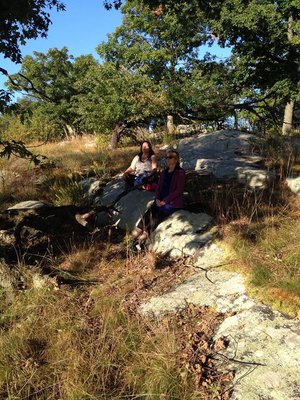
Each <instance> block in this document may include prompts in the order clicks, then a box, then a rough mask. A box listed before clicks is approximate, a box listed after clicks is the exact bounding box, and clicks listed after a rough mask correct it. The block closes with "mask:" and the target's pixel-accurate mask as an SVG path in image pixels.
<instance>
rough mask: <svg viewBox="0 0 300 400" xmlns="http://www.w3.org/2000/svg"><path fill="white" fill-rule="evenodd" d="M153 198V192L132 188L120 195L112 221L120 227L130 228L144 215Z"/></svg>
mask: <svg viewBox="0 0 300 400" xmlns="http://www.w3.org/2000/svg"><path fill="white" fill-rule="evenodd" d="M153 199H154V193H153V192H147V191H146V190H134V191H133V192H130V193H128V194H127V195H126V196H124V197H122V198H121V200H120V201H119V202H118V203H117V204H116V206H115V207H116V209H117V210H118V211H119V213H116V214H115V215H114V217H113V222H114V223H117V224H118V226H119V227H120V228H122V229H128V230H130V231H131V230H132V229H133V228H134V227H135V226H136V224H137V223H138V222H139V220H140V219H141V218H142V217H143V216H144V214H145V212H146V211H147V209H148V208H149V207H150V206H151V204H152V202H153Z"/></svg>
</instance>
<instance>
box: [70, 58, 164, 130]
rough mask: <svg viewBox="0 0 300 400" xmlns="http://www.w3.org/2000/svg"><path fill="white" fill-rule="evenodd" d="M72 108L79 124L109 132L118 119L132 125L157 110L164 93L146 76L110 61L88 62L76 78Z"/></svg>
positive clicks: (158, 111)
mask: <svg viewBox="0 0 300 400" xmlns="http://www.w3.org/2000/svg"><path fill="white" fill-rule="evenodd" d="M76 87H77V90H78V92H79V94H78V95H76V96H74V98H73V109H74V110H75V112H76V113H77V115H78V122H79V121H80V125H81V128H82V129H83V130H85V131H88V132H93V131H96V132H101V133H110V132H111V130H112V129H113V128H114V127H115V125H116V124H117V123H118V122H119V121H124V122H125V123H126V124H131V125H135V124H138V123H139V122H141V121H145V120H146V121H147V120H148V121H150V119H151V118H152V117H155V115H157V114H159V115H160V114H161V112H162V111H161V110H162V109H163V108H164V96H163V94H162V93H161V91H160V88H159V86H158V85H155V84H154V83H153V82H152V81H151V80H150V79H149V78H148V77H147V76H144V75H142V74H141V73H139V72H138V71H137V72H134V71H133V72H132V71H130V70H129V69H127V68H125V67H118V66H116V65H115V64H114V63H112V62H105V63H103V64H102V65H94V66H92V67H91V68H90V69H89V71H88V73H87V74H86V76H85V77H83V78H82V79H80V80H79V81H78V82H77V86H76Z"/></svg>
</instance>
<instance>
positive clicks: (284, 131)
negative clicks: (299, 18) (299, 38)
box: [282, 14, 294, 135]
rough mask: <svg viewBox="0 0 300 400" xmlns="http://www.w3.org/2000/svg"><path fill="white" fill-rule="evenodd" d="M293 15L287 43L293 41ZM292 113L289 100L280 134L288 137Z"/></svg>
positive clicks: (291, 104)
mask: <svg viewBox="0 0 300 400" xmlns="http://www.w3.org/2000/svg"><path fill="white" fill-rule="evenodd" d="M293 22H294V19H293V15H292V14H290V16H289V20H288V31H287V36H288V41H289V42H291V41H292V40H293V36H294V32H293ZM293 111H294V101H293V100H292V99H290V100H289V101H288V102H287V104H286V106H285V109H284V116H283V124H282V134H283V135H289V134H290V133H291V130H292V123H293Z"/></svg>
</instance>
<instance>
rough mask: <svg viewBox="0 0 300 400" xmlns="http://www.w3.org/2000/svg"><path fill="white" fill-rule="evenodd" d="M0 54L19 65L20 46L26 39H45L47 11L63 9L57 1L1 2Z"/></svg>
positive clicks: (48, 16)
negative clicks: (39, 37)
mask: <svg viewBox="0 0 300 400" xmlns="http://www.w3.org/2000/svg"><path fill="white" fill-rule="evenodd" d="M0 8H1V17H0V26H1V30H0V53H2V54H4V56H5V57H7V58H10V59H11V60H12V61H14V62H17V63H20V62H21V59H22V56H21V52H20V45H24V44H25V43H26V41H27V40H28V39H36V38H37V37H38V36H41V37H46V36H47V31H48V28H49V25H50V23H51V20H50V15H49V12H48V10H50V9H51V8H56V9H57V11H62V10H64V9H65V6H64V4H63V3H62V2H61V1H59V0H30V1H29V0H10V1H6V0H1V1H0Z"/></svg>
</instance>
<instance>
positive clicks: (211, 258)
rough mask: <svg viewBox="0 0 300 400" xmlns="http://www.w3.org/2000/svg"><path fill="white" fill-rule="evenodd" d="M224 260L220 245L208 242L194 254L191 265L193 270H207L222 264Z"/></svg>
mask: <svg viewBox="0 0 300 400" xmlns="http://www.w3.org/2000/svg"><path fill="white" fill-rule="evenodd" d="M226 258H227V256H226V251H225V249H224V248H223V247H221V245H220V244H218V243H212V242H209V243H207V244H206V245H204V246H203V247H201V248H200V249H199V250H197V251H196V252H195V254H194V256H193V259H194V262H193V265H194V267H195V268H202V269H208V268H210V267H216V266H218V265H220V264H223V263H224V262H225V260H226Z"/></svg>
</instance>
